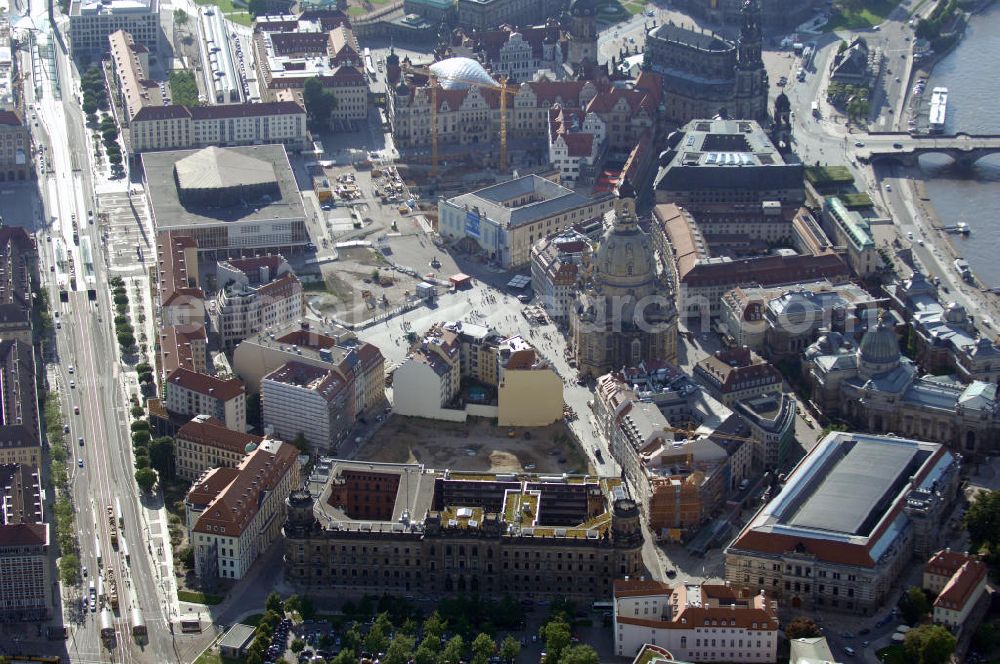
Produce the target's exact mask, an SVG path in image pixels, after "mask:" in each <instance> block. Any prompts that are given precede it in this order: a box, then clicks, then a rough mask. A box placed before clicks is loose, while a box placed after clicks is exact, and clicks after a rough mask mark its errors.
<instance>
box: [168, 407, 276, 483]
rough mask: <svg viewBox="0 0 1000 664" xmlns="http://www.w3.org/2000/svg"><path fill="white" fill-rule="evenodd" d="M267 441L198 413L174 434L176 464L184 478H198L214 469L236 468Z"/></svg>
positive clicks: (179, 475) (178, 474)
mask: <svg viewBox="0 0 1000 664" xmlns="http://www.w3.org/2000/svg"><path fill="white" fill-rule="evenodd" d="M263 441H264V439H263V438H261V437H260V436H255V435H253V434H249V433H240V432H239V431H233V430H232V429H227V428H226V426H225V425H224V424H223V423H222V422H220V421H219V420H216V419H214V418H212V417H209V416H208V415H195V416H194V417H193V418H191V421H190V422H188V423H187V424H185V425H184V426H182V427H181V428H180V429H178V431H177V433H176V434H174V466H175V468H176V470H177V476H178V477H180V478H181V479H184V480H188V481H192V482H193V481H194V480H196V479H198V478H199V477H200V476H201V475H202V473H204V472H205V471H207V470H211V469H212V468H219V467H223V468H234V467H236V466H238V465H239V463H240V461H242V460H243V458H244V457H246V455H247V454H249V453H250V452H252V451H253V450H254V449H255V448H257V447H259V446H260V444H261V443H262V442H263Z"/></svg>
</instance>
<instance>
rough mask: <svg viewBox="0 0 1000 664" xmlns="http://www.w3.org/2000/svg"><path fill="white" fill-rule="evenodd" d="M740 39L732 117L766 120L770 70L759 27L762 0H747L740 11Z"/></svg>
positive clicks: (762, 121)
mask: <svg viewBox="0 0 1000 664" xmlns="http://www.w3.org/2000/svg"><path fill="white" fill-rule="evenodd" d="M740 16H741V19H742V20H741V25H740V38H739V40H738V41H737V43H736V90H735V93H736V94H735V96H736V99H735V103H734V106H735V108H734V109H731V110H732V111H733V113H732V117H734V118H737V119H749V120H757V121H758V122H761V123H764V122H765V121H766V119H767V89H768V80H767V70H766V69H765V68H764V59H763V58H762V57H761V51H762V48H763V40H764V37H763V34H762V33H761V27H760V21H761V18H760V0H746V2H744V3H743V9H742V10H741V11H740Z"/></svg>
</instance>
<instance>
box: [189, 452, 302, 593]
mask: <svg viewBox="0 0 1000 664" xmlns="http://www.w3.org/2000/svg"><path fill="white" fill-rule="evenodd" d="M297 457H298V450H297V449H295V446H294V445H290V444H288V443H283V442H281V441H279V440H264V441H262V442H261V443H260V445H259V446H257V447H255V448H254V449H252V450H250V451H249V453H248V454H247V455H246V456H245V457H244V459H243V460H242V461H241V462H240V463H239V465H238V466H236V467H235V468H228V467H221V468H214V469H212V470H209V471H207V472H205V474H203V475H202V476H201V477H200V478H198V480H197V481H196V482H195V483H194V485H193V486H192V487H191V490H190V491H189V492H188V494H187V497H186V498H185V499H184V507H185V518H186V519H187V529H188V541H189V542H190V543H191V546H192V547H193V548H194V563H195V574H196V575H197V576H198V578H199V579H200V580H201V581H202V582H211V581H214V580H216V579H226V580H235V579H242V578H243V575H244V574H246V572H247V570H249V569H250V567H251V566H252V565H253V563H254V561H255V560H257V557H258V556H260V555H261V554H262V553H264V552H265V551H267V549H268V547H269V546H270V545H271V544H272V543H273V542H274V541H275V540H276V539H278V537H280V536H281V526H282V524H283V523H284V521H285V500H286V499H287V498H288V495H289V494H290V493H291V492H292V491H293V490H294V489H295V488H296V487H297V486H299V464H298V461H297Z"/></svg>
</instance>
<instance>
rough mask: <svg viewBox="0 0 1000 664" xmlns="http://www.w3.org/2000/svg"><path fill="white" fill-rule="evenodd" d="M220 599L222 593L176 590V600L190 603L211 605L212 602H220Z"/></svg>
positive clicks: (221, 598)
mask: <svg viewBox="0 0 1000 664" xmlns="http://www.w3.org/2000/svg"><path fill="white" fill-rule="evenodd" d="M222 600H223V597H222V595H206V594H205V593H200V592H198V591H195V590H178V591H177V601H178V602H191V603H192V604H207V605H209V606H211V605H213V604H221V603H222Z"/></svg>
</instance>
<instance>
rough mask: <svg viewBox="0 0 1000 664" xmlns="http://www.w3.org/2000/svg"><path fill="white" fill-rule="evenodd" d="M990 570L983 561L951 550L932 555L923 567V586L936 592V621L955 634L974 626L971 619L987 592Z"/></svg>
mask: <svg viewBox="0 0 1000 664" xmlns="http://www.w3.org/2000/svg"><path fill="white" fill-rule="evenodd" d="M987 571H988V568H987V566H986V563H984V562H983V561H981V560H979V559H978V558H976V557H974V556H969V555H966V554H964V553H959V552H957V551H952V550H951V549H945V550H943V551H938V552H937V553H935V554H934V555H933V556H931V559H930V560H928V561H927V564H926V565H925V566H924V582H923V588H924V590H927V591H929V592H932V593H934V594H935V595H936V597H935V598H934V610H933V616H934V622H936V623H938V624H940V625H944V626H945V627H947V628H948V629H950V630H951V631H953V632H954V633H956V634H958V633H960V632H964V631H966V630H969V629H974V628H975V627H976V626H975V625H971V624H969V621H970V618H971V617H972V616H973V615H974V611H975V609H976V608H977V605H978V604H980V603H981V601H982V600H983V598H984V596H985V595H986V582H987ZM980 615H981V614H980Z"/></svg>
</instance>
